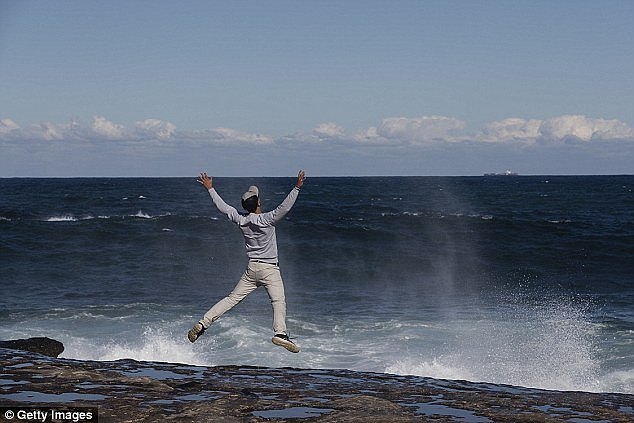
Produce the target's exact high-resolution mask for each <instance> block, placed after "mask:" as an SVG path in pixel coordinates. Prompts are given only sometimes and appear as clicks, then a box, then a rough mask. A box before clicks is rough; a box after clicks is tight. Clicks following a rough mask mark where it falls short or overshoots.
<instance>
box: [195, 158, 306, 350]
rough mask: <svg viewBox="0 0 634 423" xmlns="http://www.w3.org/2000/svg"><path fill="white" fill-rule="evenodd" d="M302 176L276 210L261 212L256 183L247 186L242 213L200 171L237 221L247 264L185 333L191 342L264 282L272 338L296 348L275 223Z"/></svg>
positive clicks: (300, 175) (216, 200)
mask: <svg viewBox="0 0 634 423" xmlns="http://www.w3.org/2000/svg"><path fill="white" fill-rule="evenodd" d="M305 180H306V175H305V173H304V171H303V170H301V171H300V172H299V173H298V175H297V182H296V184H295V187H294V188H293V189H292V190H291V192H290V193H289V194H288V196H287V197H286V199H285V200H284V201H282V203H281V204H280V205H279V206H277V208H276V209H275V210H273V211H270V212H268V213H262V206H261V203H260V194H259V190H258V188H257V187H256V186H251V187H249V189H248V191H247V192H245V193H244V194H243V195H242V207H243V208H244V209H245V210H246V211H247V212H249V214H247V215H241V214H239V213H238V211H237V210H236V209H235V208H233V207H231V206H229V205H228V204H227V203H225V202H224V201H223V200H222V198H220V195H218V193H217V192H216V190H215V189H214V188H213V183H212V178H211V177H209V176H207V173H206V172H204V173H201V174H200V175H199V177H198V182H200V183H201V184H202V185H203V186H204V187H205V189H207V191H209V195H211V199H212V200H213V202H214V204H215V205H216V207H217V208H218V210H219V211H220V212H221V213H224V214H226V215H227V217H228V218H229V220H231V221H232V222H234V223H235V224H237V225H238V227H239V228H240V230H241V231H242V235H243V236H244V246H245V247H246V249H247V256H248V257H249V264H248V266H247V270H245V272H244V274H243V275H242V277H241V278H240V280H239V281H238V284H237V285H236V287H235V288H234V289H233V291H232V292H231V293H230V294H229V295H228V296H227V297H225V298H223V299H222V300H220V301H218V302H217V303H216V305H214V306H213V307H212V308H211V309H210V310H209V311H208V312H207V313H205V316H204V317H203V318H202V319H201V320H200V321H198V322H197V323H196V324H195V325H194V327H193V328H192V329H191V330H190V331H189V332H188V333H187V338H189V341H190V342H194V341H196V339H198V337H199V336H200V335H202V333H203V332H204V331H205V330H206V329H207V328H208V327H209V325H211V324H212V323H213V322H215V321H216V320H217V319H218V318H219V317H220V316H222V315H223V314H224V313H226V312H227V311H229V310H230V309H231V308H232V307H234V306H235V305H237V304H238V303H239V302H240V301H242V300H243V299H244V298H245V297H246V296H247V295H248V294H250V293H251V292H252V291H253V290H255V289H256V288H257V287H259V286H264V288H266V291H267V292H268V294H269V298H270V299H271V305H272V306H273V331H274V332H275V336H273V339H271V341H272V342H273V343H274V344H275V345H278V346H281V347H284V348H286V349H287V350H289V351H291V352H294V353H298V352H299V347H298V346H297V345H296V344H295V343H294V342H293V341H291V340H290V339H289V338H288V334H287V332H286V299H285V297H284V283H283V282H282V277H281V275H280V268H279V266H278V258H277V239H276V237H275V224H276V223H277V222H279V221H280V220H281V219H282V218H283V217H284V216H285V215H286V213H288V212H289V210H290V209H291V207H293V204H295V200H296V199H297V195H298V194H299V190H300V189H301V188H302V186H303V185H304V181H305Z"/></svg>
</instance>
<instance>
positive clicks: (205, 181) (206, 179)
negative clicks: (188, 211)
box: [196, 172, 213, 191]
mask: <svg viewBox="0 0 634 423" xmlns="http://www.w3.org/2000/svg"><path fill="white" fill-rule="evenodd" d="M196 180H197V181H198V182H200V183H201V184H202V185H203V186H204V187H205V189H206V190H207V191H209V190H210V189H211V187H212V186H213V184H212V181H211V177H210V176H207V172H202V173H201V174H200V175H199V176H198V179H196Z"/></svg>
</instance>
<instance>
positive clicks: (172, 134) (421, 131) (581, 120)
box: [0, 115, 634, 146]
mask: <svg viewBox="0 0 634 423" xmlns="http://www.w3.org/2000/svg"><path fill="white" fill-rule="evenodd" d="M465 127H466V123H465V122H464V121H462V120H459V119H457V118H452V117H446V116H422V117H417V118H406V117H392V118H386V119H384V120H383V121H382V122H381V123H380V124H379V125H377V126H371V127H368V128H364V129H360V130H358V131H356V132H354V133H351V134H349V133H347V132H346V130H345V129H344V128H343V127H342V126H341V125H338V124H336V123H334V122H325V123H321V124H319V125H317V126H316V127H315V128H313V129H312V130H311V131H310V132H308V133H303V132H297V133H295V134H288V135H285V136H280V137H276V138H273V137H270V136H267V135H263V134H258V133H251V132H245V131H240V130H237V129H232V128H226V127H217V128H212V129H202V130H196V131H176V126H175V125H174V124H172V123H171V122H168V121H164V120H159V119H146V120H142V121H138V122H136V124H135V125H134V127H132V128H126V127H124V126H123V125H120V124H117V123H114V122H111V121H109V120H108V119H106V118H105V117H102V116H94V117H93V119H92V122H91V123H90V124H86V125H84V124H82V123H80V122H77V121H70V122H69V123H51V122H45V123H37V124H30V125H26V126H24V127H22V126H20V125H18V124H17V123H16V122H14V121H13V120H11V119H8V118H5V119H2V120H0V141H5V142H6V141H9V142H11V141H24V142H28V141H56V140H57V141H59V142H64V141H79V142H88V143H90V142H99V141H104V140H125V141H130V142H134V141H144V142H168V141H169V142H182V143H191V145H200V144H201V143H204V144H209V145H214V144H216V145H227V146H229V145H273V144H277V145H280V146H287V145H290V146H292V145H294V144H297V143H304V144H314V145H315V146H318V145H324V146H326V145H332V146H336V145H339V146H343V145H346V144H347V145H350V146H354V145H367V146H372V145H376V146H387V145H392V146H407V145H410V146H425V145H430V144H438V143H442V142H454V143H456V142H462V141H471V142H496V143H505V142H522V143H535V142H536V141H539V140H541V141H544V142H553V141H555V142H556V141H562V140H567V139H569V138H574V139H577V140H581V141H583V142H597V141H600V140H613V139H616V140H630V141H634V130H632V128H631V127H630V126H628V125H627V124H626V123H624V122H621V121H619V120H614V119H613V120H608V119H594V118H588V117H585V116H579V115H565V116H558V117H553V118H550V119H545V120H536V119H522V118H508V119H504V120H501V121H497V122H491V123H489V124H487V125H485V126H484V127H483V128H481V129H480V130H479V131H477V132H475V134H474V135H473V136H469V135H468V134H467V133H466V131H465ZM324 141H333V142H328V143H324Z"/></svg>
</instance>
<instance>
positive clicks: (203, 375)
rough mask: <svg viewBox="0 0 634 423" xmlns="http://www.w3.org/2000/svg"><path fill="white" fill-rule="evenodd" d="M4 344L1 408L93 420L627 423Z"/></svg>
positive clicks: (570, 409) (626, 405) (582, 401)
mask: <svg viewBox="0 0 634 423" xmlns="http://www.w3.org/2000/svg"><path fill="white" fill-rule="evenodd" d="M20 341H28V340H20ZM50 341H53V340H50ZM42 342H44V341H41V339H40V341H39V343H40V344H42ZM54 342H57V341H54ZM44 344H46V342H44ZM7 345H8V344H6V343H4V344H2V345H1V347H0V366H1V368H2V375H1V376H0V405H1V406H3V407H15V408H17V407H26V406H32V407H33V406H37V407H42V406H45V405H46V406H51V407H52V406H62V405H63V406H89V407H97V409H98V421H99V422H159V421H161V422H162V421H166V422H172V421H173V422H267V421H319V422H420V421H434V422H560V421H564V422H573V423H587V422H632V421H634V410H633V408H632V407H633V406H632V404H634V395H629V394H608V393H600V394H597V393H586V392H559V391H546V390H538V389H529V388H522V387H515V386H505V385H494V384H488V383H472V382H466V381H449V380H440V379H431V378H423V377H414V376H396V375H387V374H378V373H363V372H354V371H349V370H311V369H293V368H281V369H275V368H262V367H248V366H220V367H202V366H190V365H184V364H177V363H158V362H141V361H134V360H117V361H110V362H102V361H79V360H71V359H60V358H55V356H53V357H49V356H46V355H43V354H42V352H44V353H46V348H44V350H42V349H40V350H39V351H37V352H33V351H25V349H27V350H28V348H25V345H27V347H28V342H26V344H25V343H24V342H21V343H18V347H20V346H21V347H22V348H20V349H8V348H7ZM50 345H51V346H52V348H53V349H52V350H51V351H52V352H53V353H54V352H56V351H58V350H59V346H57V348H56V347H55V346H56V345H57V344H54V343H51V344H50ZM11 348H15V345H14V346H13V347H11ZM62 348H63V347H62ZM58 354H59V353H58ZM51 355H53V354H51ZM0 421H10V420H6V418H5V416H0ZM12 421H17V420H12ZM92 421H97V420H92Z"/></svg>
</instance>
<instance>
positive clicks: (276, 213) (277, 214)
mask: <svg viewBox="0 0 634 423" xmlns="http://www.w3.org/2000/svg"><path fill="white" fill-rule="evenodd" d="M305 180H306V173H305V172H304V171H303V170H300V171H299V173H298V174H297V182H296V183H295V188H293V190H292V191H291V192H290V193H289V194H288V195H287V196H286V198H285V199H284V201H282V203H281V204H280V205H279V206H277V207H276V208H275V210H273V211H272V212H271V218H272V220H273V223H275V222H278V221H280V220H281V219H282V218H283V217H284V216H286V213H288V212H289V211H290V210H291V207H293V205H294V204H295V200H297V196H298V195H299V190H300V189H301V188H302V186H303V185H304V181H305Z"/></svg>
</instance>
